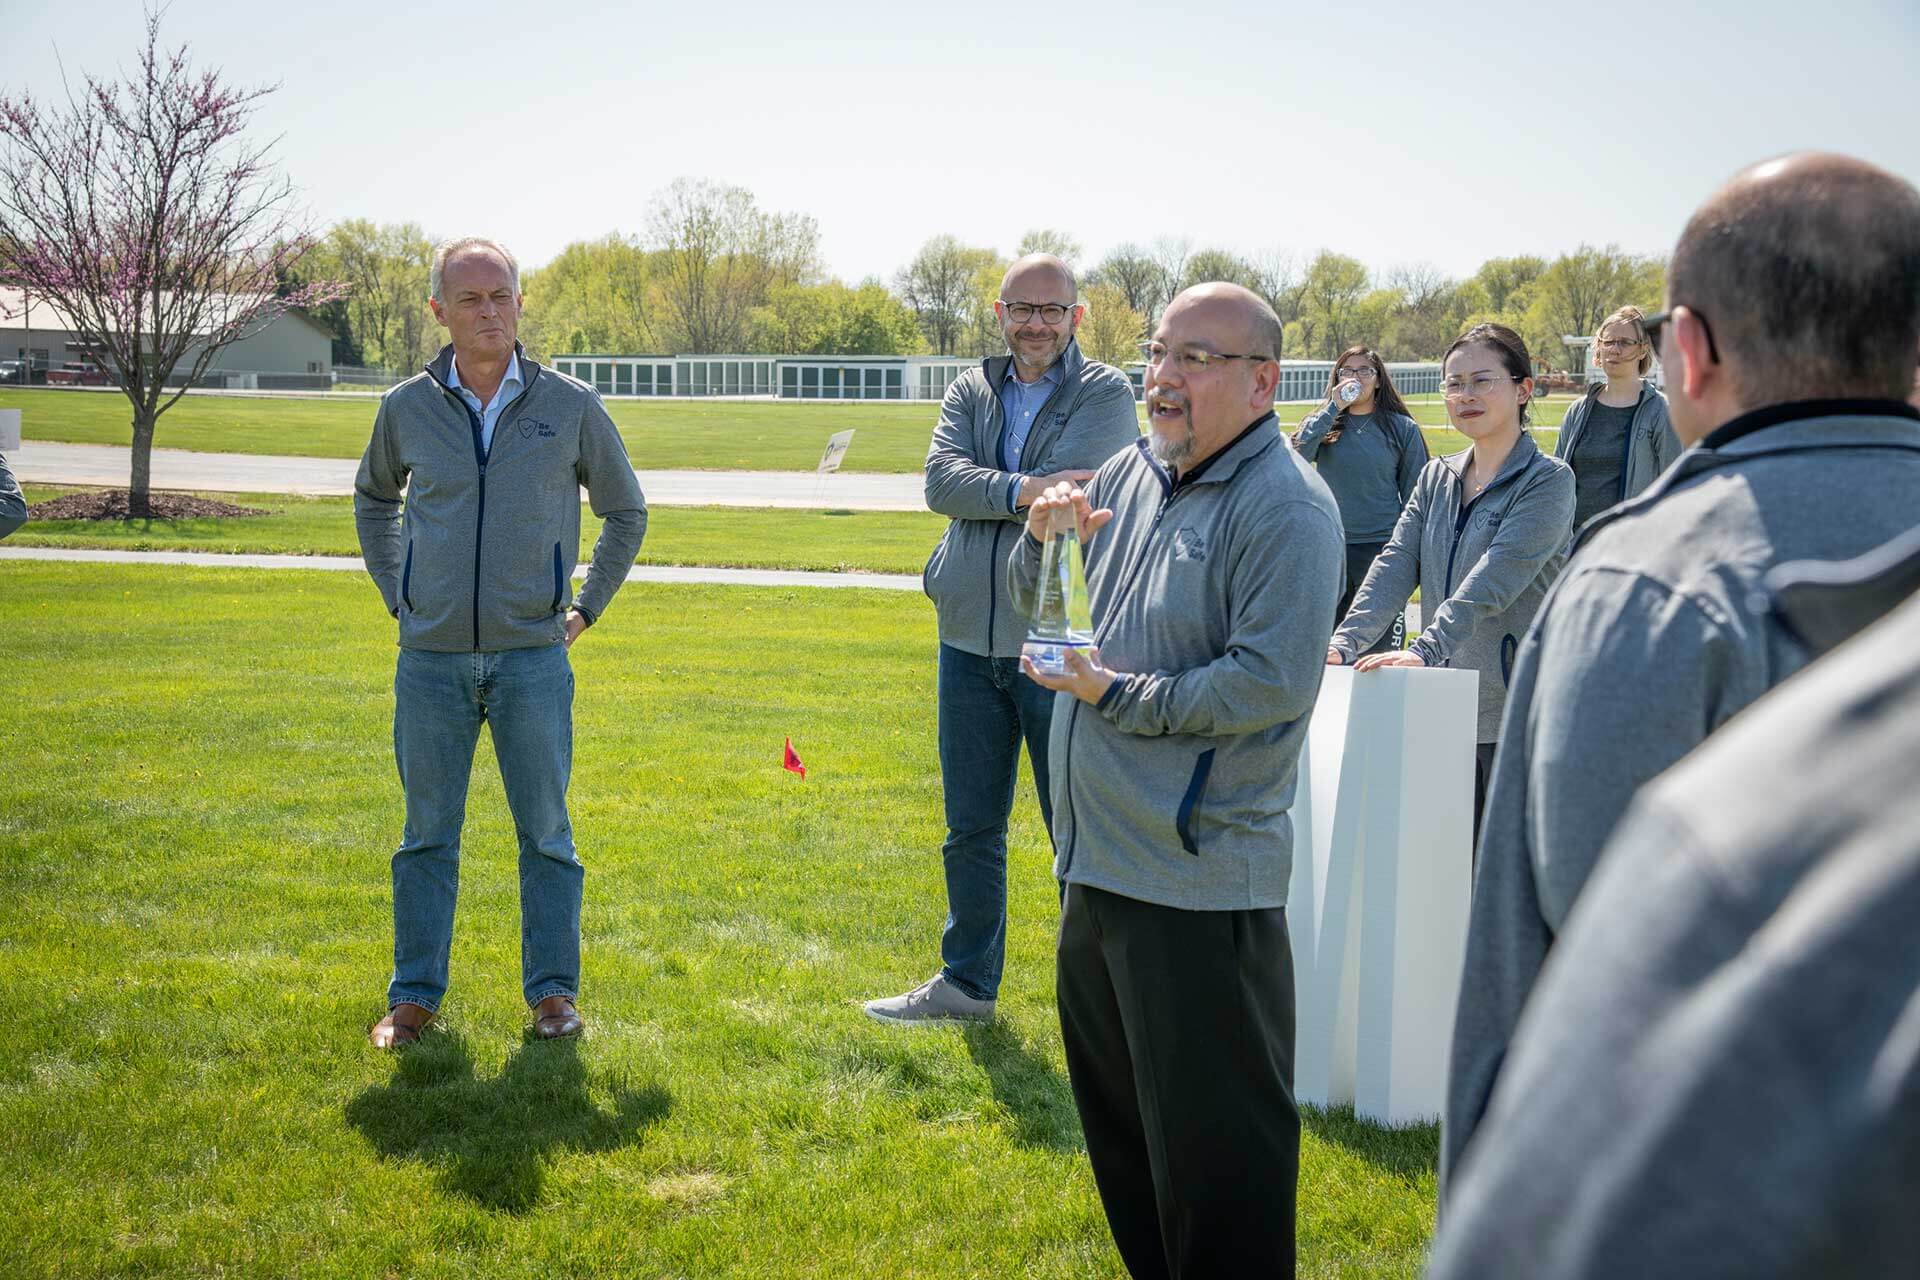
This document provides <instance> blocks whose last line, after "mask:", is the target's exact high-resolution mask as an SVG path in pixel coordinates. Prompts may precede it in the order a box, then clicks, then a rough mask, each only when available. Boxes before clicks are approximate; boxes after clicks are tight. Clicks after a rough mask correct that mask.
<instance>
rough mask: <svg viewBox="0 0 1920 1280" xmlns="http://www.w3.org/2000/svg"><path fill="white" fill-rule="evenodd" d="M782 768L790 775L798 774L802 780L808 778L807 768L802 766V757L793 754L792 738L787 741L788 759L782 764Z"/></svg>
mask: <svg viewBox="0 0 1920 1280" xmlns="http://www.w3.org/2000/svg"><path fill="white" fill-rule="evenodd" d="M780 767H781V768H782V769H785V770H786V771H787V772H788V773H797V774H799V775H800V776H801V777H802V778H805V777H806V776H807V766H805V765H803V764H801V763H800V757H799V756H797V755H795V754H794V752H793V739H792V738H788V739H787V758H786V759H785V760H783V761H781V762H780Z"/></svg>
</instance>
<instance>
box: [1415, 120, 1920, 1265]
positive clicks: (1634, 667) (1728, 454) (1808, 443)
mask: <svg viewBox="0 0 1920 1280" xmlns="http://www.w3.org/2000/svg"><path fill="white" fill-rule="evenodd" d="M1647 329H1648V332H1649V336H1651V337H1652V338H1653V340H1654V342H1655V345H1656V347H1657V348H1658V350H1659V352H1660V361H1661V364H1662V365H1663V366H1664V368H1665V370H1666V382H1667V395H1668V398H1669V401H1670V404H1671V410H1672V416H1673V427H1674V431H1675V432H1676V433H1677V434H1678V435H1679V437H1680V441H1681V443H1682V444H1683V445H1686V446H1690V447H1689V448H1688V450H1687V452H1685V453H1683V454H1682V455H1681V457H1680V459H1679V461H1678V462H1676V463H1675V464H1674V465H1673V466H1672V467H1671V468H1669V469H1668V470H1667V471H1666V473H1665V474H1664V475H1662V476H1661V477H1660V479H1658V480H1657V481H1655V482H1654V484H1653V485H1652V487H1650V488H1649V489H1647V490H1646V491H1645V492H1644V493H1642V494H1641V495H1640V496H1639V497H1637V498H1634V499H1633V500H1631V501H1629V502H1626V503H1623V504H1621V505H1620V506H1617V507H1615V508H1613V509H1612V510H1611V511H1609V512H1607V513H1605V514H1604V515H1602V516H1599V517H1597V518H1595V519H1594V520H1593V521H1591V522H1589V523H1588V524H1587V525H1586V526H1585V527H1584V528H1583V529H1582V530H1581V532H1580V534H1579V536H1578V538H1577V540H1576V542H1575V545H1574V549H1573V553H1572V557H1571V559H1570V560H1569V561H1568V565H1567V570H1566V572H1565V573H1564V574H1563V575H1562V576H1561V578H1560V580H1559V582H1558V583H1556V584H1555V586H1554V589H1553V591H1552V593H1551V594H1550V595H1549V596H1548V597H1547V600H1546V602H1545V604H1543V605H1542V606H1541V610H1540V613H1539V615H1538V616H1537V618H1536V619H1535V621H1534V624H1533V627H1532V629H1531V630H1530V631H1529V632H1528V633H1527V637H1526V640H1525V641H1524V642H1523V643H1522V645H1521V646H1520V650H1519V654H1518V657H1517V659H1516V661H1515V663H1514V667H1513V678H1512V681H1511V685H1510V688H1509V690H1508V693H1507V708H1506V716H1505V720H1504V722H1503V724H1502V728H1501V732H1500V753H1499V756H1498V757H1497V759H1496V760H1495V763H1494V772H1493V783H1492V787H1491V790H1490V793H1489V795H1488V797H1487V813H1486V820H1485V826H1484V830H1483V833H1482V836H1481V842H1480V851H1479V869H1478V872H1477V875H1476V879H1475V883H1474V894H1473V909H1472V917H1471V923H1470V925H1469V929H1468V938H1467V957H1466V970H1465V975H1464V978H1463V981H1462V983H1461V988H1460V1003H1459V1006H1458V1009H1457V1013H1456V1019H1455V1024H1454V1034H1453V1050H1452V1062H1451V1068H1450V1072H1449V1077H1448V1086H1447V1088H1448V1097H1447V1110H1446V1115H1445V1117H1444V1126H1443V1127H1444V1133H1443V1140H1442V1152H1441V1156H1442V1167H1441V1172H1442V1176H1443V1179H1444V1183H1443V1190H1444V1191H1445V1194H1446V1195H1447V1197H1448V1204H1449V1206H1450V1207H1449V1210H1448V1212H1447V1213H1446V1214H1444V1215H1443V1216H1442V1220H1443V1221H1447V1220H1448V1219H1450V1218H1451V1217H1452V1215H1453V1213H1454V1212H1455V1209H1454V1208H1453V1207H1452V1206H1454V1205H1455V1203H1456V1201H1455V1197H1456V1195H1457V1196H1462V1197H1466V1196H1475V1193H1474V1191H1473V1188H1475V1187H1479V1188H1480V1189H1481V1193H1482V1194H1486V1195H1487V1198H1485V1199H1484V1200H1482V1199H1480V1198H1479V1197H1478V1196H1475V1199H1474V1204H1475V1205H1476V1208H1475V1210H1474V1212H1476V1213H1478V1212H1480V1211H1481V1210H1482V1209H1484V1211H1485V1213H1486V1215H1487V1217H1486V1223H1487V1229H1488V1230H1490V1231H1494V1230H1497V1229H1498V1225H1499V1223H1500V1222H1501V1221H1503V1220H1506V1219H1507V1215H1508V1212H1509V1209H1510V1207H1511V1206H1512V1205H1513V1204H1514V1196H1515V1194H1516V1193H1515V1192H1514V1190H1513V1188H1516V1187H1521V1186H1525V1185H1528V1184H1531V1185H1533V1186H1535V1187H1538V1186H1540V1185H1541V1184H1540V1183H1538V1182H1537V1181H1534V1179H1532V1178H1531V1177H1530V1176H1529V1175H1528V1173H1527V1171H1526V1170H1524V1169H1521V1168H1517V1167H1516V1166H1514V1165H1513V1164H1512V1163H1511V1161H1510V1160H1509V1159H1508V1158H1506V1157H1505V1156H1502V1155H1501V1153H1500V1147H1501V1145H1502V1140H1501V1138H1500V1136H1499V1135H1500V1131H1501V1129H1500V1121H1501V1117H1502V1115H1503V1114H1504V1113H1505V1112H1506V1111H1507V1110H1509V1109H1510V1108H1514V1107H1520V1106H1522V1105H1523V1104H1525V1103H1526V1101H1527V1099H1525V1098H1523V1097H1522V1096H1520V1095H1519V1094H1518V1093H1509V1091H1508V1090H1507V1087H1506V1084H1505V1079H1506V1073H1505V1071H1504V1069H1503V1067H1504V1063H1505V1061H1506V1059H1507V1055H1508V1053H1509V1048H1510V1045H1513V1044H1514V1043H1515V1042H1516V1039H1521V1040H1523V1039H1524V1038H1525V1036H1526V1034H1527V1032H1528V1028H1529V1018H1530V1017H1531V1014H1530V1005H1529V1001H1530V997H1531V994H1532V992H1533V989H1534V987H1535V984H1536V982H1537V981H1538V979H1539V978H1540V975H1541V972H1542V967H1543V965H1545V963H1546V959H1547V954H1548V951H1549V949H1550V948H1552V947H1553V946H1554V944H1555V939H1556V938H1557V937H1558V936H1559V935H1560V934H1561V932H1562V931H1563V930H1564V929H1565V928H1566V927H1567V923H1568V918H1569V915H1570V914H1573V915H1574V916H1575V919H1576V920H1577V918H1578V915H1577V913H1578V912H1579V911H1580V910H1581V909H1582V908H1581V905H1580V899H1581V894H1582V890H1583V888H1584V886H1585V885H1586V883H1587V881H1588V878H1589V877H1590V876H1591V875H1592V874H1593V873H1594V870H1595V867H1596V864H1597V863H1598V862H1599V861H1600V857H1601V850H1602V848H1603V847H1604V846H1605V844H1606V841H1607V839H1608V836H1609V835H1610V834H1611V833H1612V832H1613V830H1614V828H1615V825H1616V824H1617V823H1618V822H1619V820H1620V818H1621V817H1622V815H1623V814H1624V813H1625V811H1626V810H1627V808H1628V806H1629V804H1630V803H1631V802H1632V801H1633V800H1634V797H1635V795H1636V793H1638V792H1639V791H1640V789H1641V788H1642V787H1643V786H1644V785H1645V784H1647V783H1648V782H1650V781H1651V780H1652V779H1653V778H1654V777H1655V776H1656V775H1658V774H1660V773H1661V772H1662V771H1663V770H1666V769H1667V768H1668V767H1669V766H1671V765H1673V764H1674V763H1675V762H1677V761H1678V760H1679V759H1680V758H1681V757H1682V756H1685V755H1687V754H1688V753H1689V752H1691V751H1692V750H1693V749H1694V748H1695V747H1697V746H1699V745H1700V743H1701V742H1702V741H1703V740H1704V739H1706V738H1708V737H1709V736H1710V735H1712V734H1714V733H1715V732H1716V731H1717V730H1719V728H1720V727H1721V726H1722V725H1724V724H1726V723H1727V721H1728V720H1730V719H1732V718H1734V717H1735V716H1736V715H1739V714H1740V713H1741V712H1742V711H1743V709H1744V708H1746V707H1747V706H1748V705H1749V704H1751V703H1752V702H1754V701H1755V700H1756V699H1758V698H1759V697H1761V695H1763V694H1765V693H1766V692H1767V691H1768V690H1770V689H1772V688H1773V687H1774V686H1776V685H1778V684H1780V683H1781V682H1782V681H1783V680H1786V679H1787V678H1788V677H1790V676H1792V675H1793V674H1794V673H1795V672H1797V671H1799V670H1800V669H1801V667H1803V666H1804V665H1806V663H1807V661H1808V659H1809V653H1808V650H1807V648H1806V646H1805V644H1804V643H1803V642H1802V640H1801V639H1800V637H1799V636H1798V635H1797V634H1796V633H1795V631H1794V629H1793V628H1792V627H1790V626H1787V625H1784V623H1783V621H1782V619H1781V617H1780V616H1779V615H1778V614H1777V613H1776V611H1775V610H1774V609H1773V607H1772V606H1771V604H1770V594H1769V592H1768V591H1767V589H1766V579H1767V575H1768V573H1769V572H1770V571H1771V570H1773V569H1774V568H1776V567H1777V566H1779V565H1781V564H1783V563H1787V562H1791V561H1803V560H1811V561H1838V560H1850V559H1852V558H1854V557H1857V556H1860V555H1862V554H1864V553H1866V552H1868V551H1871V550H1873V549H1874V548H1876V547H1879V546H1881V545H1882V544H1884V543H1886V542H1888V541H1890V540H1891V539H1892V538H1894V537H1895V536H1896V535H1898V534H1900V533H1903V532H1904V531H1906V530H1907V529H1909V528H1911V527H1913V526H1914V525H1915V524H1916V523H1920V411H1917V410H1916V409H1915V408H1914V407H1913V406H1912V405H1911V404H1908V403H1907V401H1906V397H1907V396H1908V394H1909V393H1910V391H1911V389H1912V387H1913V380H1914V352H1915V349H1916V344H1917V343H1920V192H1916V191H1915V190H1914V188H1913V187H1912V186H1911V185H1910V184H1908V183H1907V182H1904V181H1902V180H1901V179H1899V178H1897V177H1895V176H1894V175H1892V174H1890V173H1887V172H1885V171H1884V170H1881V169H1878V168H1875V167H1874V166H1872V165H1870V164H1866V163H1864V162H1862V161H1860V160H1855V159H1851V158H1848V157H1846V156H1836V155H1812V154H1803V155H1793V156H1787V157H1784V158H1781V159H1777V160H1770V161H1767V162H1766V163H1764V164H1760V165H1756V166H1754V167H1753V168H1751V169H1747V170H1745V171H1743V172H1741V173H1740V174H1738V175H1736V176H1735V177H1734V178H1733V179H1732V180H1731V181H1729V182H1728V183H1727V184H1726V185H1725V186H1724V187H1722V188H1721V189H1720V190H1719V191H1718V192H1716V193H1715V194H1714V195H1713V196H1712V197H1711V198H1710V199H1709V200H1708V201H1707V203H1706V204H1705V205H1704V206H1702V207H1701V209H1700V210H1699V212H1697V213H1695V214H1694V215H1693V218H1692V220H1691V221H1689V222H1688V223H1687V226H1686V229H1685V230H1684V231H1683V232H1682V233H1681V236H1680V241H1679V244H1678V245H1677V246H1676V247H1675V248H1674V251H1673V257H1672V260H1671V262H1670V264H1669V266H1668V268H1667V299H1666V310H1665V311H1664V312H1663V313H1661V314H1660V315H1656V316H1653V317H1650V318H1649V319H1648V321H1647ZM1751 800H1752V803H1753V804H1755V805H1766V804H1768V803H1769V802H1770V800H1771V797H1770V796H1769V795H1768V794H1766V793H1758V794H1755V795H1754V796H1752V798H1751ZM1644 905H1645V908H1646V909H1647V910H1648V911H1657V910H1659V909H1660V906H1661V904H1660V903H1659V902H1658V901H1656V900H1654V899H1652V898H1650V899H1649V900H1648V901H1647V902H1646V903H1645V904H1644ZM1618 923H1619V924H1620V925H1622V926H1624V925H1625V924H1626V922H1625V921H1621V922H1618ZM1556 963H1558V962H1557V961H1556ZM1548 972H1549V973H1551V972H1552V970H1551V969H1549V970H1548ZM1580 976H1581V977H1582V978H1583V979H1584V980H1585V981H1587V982H1590V983H1595V984H1602V985H1604V984H1607V983H1610V982H1613V981H1615V979H1616V977H1617V975H1614V974H1610V973H1605V972H1599V973H1588V974H1584V975H1580ZM1523 1010H1527V1011H1529V1013H1528V1017H1523V1016H1522V1014H1523ZM1625 1052H1626V1051H1625V1050H1624V1049H1623V1054H1624V1053H1625ZM1564 1065H1565V1066H1566V1068H1567V1069H1569V1070H1572V1069H1574V1068H1577V1067H1578V1068H1592V1069H1596V1070H1609V1069H1613V1068H1615V1067H1617V1066H1619V1067H1623V1066H1624V1063H1614V1062H1608V1061H1592V1060H1589V1061H1587V1062H1584V1063H1575V1062H1567V1063H1565V1064H1564ZM1637 1105H1640V1106H1643V1107H1647V1108H1657V1107H1658V1106H1660V1105H1662V1104H1660V1103H1659V1102H1658V1101H1657V1100H1656V1099H1655V1098H1653V1097H1649V1096H1647V1095H1646V1093H1645V1092H1642V1093H1641V1094H1639V1095H1638V1096H1637ZM1726 1141H1727V1146H1726V1147H1725V1148H1724V1149H1723V1150H1722V1151H1721V1152H1720V1153H1719V1154H1720V1157H1721V1158H1722V1159H1723V1160H1724V1161H1726V1162H1728V1163H1734V1162H1738V1161H1739V1159H1740V1158H1741V1157H1740V1154H1739V1150H1740V1146H1741V1144H1742V1143H1745V1142H1748V1141H1765V1132H1764V1125H1758V1126H1756V1127H1755V1128H1754V1129H1752V1130H1751V1131H1749V1132H1744V1133H1740V1134H1731V1133H1730V1134H1727V1135H1726ZM1559 1149H1560V1150H1561V1151H1563V1152H1566V1153H1568V1154H1569V1156H1570V1157H1571V1158H1573V1159H1575V1160H1576V1161H1578V1160H1579V1159H1581V1158H1582V1155H1583V1154H1584V1152H1585V1150H1586V1148H1585V1147H1584V1146H1583V1144H1581V1143H1579V1142H1563V1143H1561V1144H1560V1148H1559ZM1495 1159H1498V1160H1499V1161H1500V1164H1501V1166H1502V1170H1503V1171H1502V1175H1501V1177H1502V1178H1503V1179H1504V1180H1505V1181H1504V1182H1498V1181H1495V1180H1494V1178H1493V1175H1492V1174H1491V1173H1489V1174H1488V1175H1487V1176H1486V1177H1484V1178H1482V1179H1478V1180H1477V1179H1476V1178H1475V1172H1476V1166H1478V1165H1479V1164H1481V1162H1483V1161H1493V1160H1495ZM1699 1174H1700V1177H1701V1178H1702V1179H1704V1180H1705V1181H1703V1182H1702V1183H1700V1184H1697V1185H1699V1186H1700V1187H1701V1189H1702V1193H1703V1194H1711V1191H1710V1190H1709V1189H1708V1184H1709V1183H1710V1182H1711V1181H1712V1180H1713V1179H1715V1178H1716V1177H1717V1173H1716V1171H1715V1168H1713V1167H1709V1166H1703V1167H1702V1168H1701V1169H1700V1171H1699ZM1605 1181H1606V1179H1604V1178H1597V1179H1593V1180H1589V1181H1588V1182H1586V1183H1581V1182H1578V1181H1576V1182H1574V1183H1573V1184H1572V1185H1571V1186H1569V1187H1568V1188H1567V1190H1568V1192H1569V1198H1568V1199H1558V1200H1556V1199H1553V1198H1552V1197H1545V1198H1542V1199H1539V1200H1538V1209H1539V1212H1540V1214H1541V1221H1542V1223H1544V1222H1545V1221H1546V1220H1548V1219H1557V1218H1559V1217H1560V1216H1561V1215H1562V1214H1563V1213H1564V1211H1565V1209H1566V1207H1567V1205H1568V1204H1569V1203H1571V1202H1572V1200H1573V1199H1577V1198H1578V1196H1579V1194H1581V1193H1584V1192H1585V1191H1586V1190H1587V1189H1588V1188H1589V1187H1592V1186H1597V1185H1599V1184H1600V1183H1601V1182H1605ZM1456 1186H1458V1190H1457V1191H1456V1190H1455V1188H1456ZM1497 1186H1498V1187H1502V1188H1503V1189H1501V1190H1499V1191H1498V1192H1494V1191H1493V1188H1495V1187H1497ZM1488 1193H1491V1194H1488ZM1529 1198H1530V1199H1531V1198H1532V1197H1531V1196H1530V1197H1529ZM1622 1222H1623V1224H1624V1225H1623V1227H1622V1230H1623V1231H1624V1232H1626V1233H1629V1234H1638V1235H1639V1237H1640V1238H1641V1239H1642V1240H1643V1241H1645V1240H1647V1239H1651V1238H1652V1237H1649V1236H1646V1235H1645V1234H1644V1233H1641V1232H1640V1231H1639V1228H1640V1226H1641V1222H1640V1220H1639V1219H1638V1218H1636V1217H1635V1216H1633V1215H1631V1214H1630V1215H1628V1216H1627V1217H1625V1218H1624V1219H1622ZM1518 1230H1519V1229H1518V1228H1517V1227H1516V1231H1518ZM1625 1238H1626V1236H1625V1235H1623V1236H1622V1237H1621V1240H1623V1241H1624V1240H1625ZM1675 1238H1676V1239H1677V1238H1678V1237H1675ZM1513 1239H1514V1240H1515V1241H1521V1240H1527V1241H1530V1242H1533V1243H1537V1240H1536V1238H1535V1237H1532V1236H1527V1235H1525V1234H1524V1233H1521V1234H1516V1235H1515V1236H1514V1237H1513ZM1551 1252H1552V1251H1550V1250H1547V1249H1546V1248H1545V1247H1544V1246H1541V1247H1539V1248H1538V1249H1535V1248H1533V1247H1532V1244H1529V1246H1528V1248H1527V1249H1526V1250H1523V1251H1522V1252H1519V1253H1514V1254H1512V1255H1511V1256H1510V1257H1509V1259H1508V1260H1509V1261H1510V1262H1511V1263H1512V1265H1510V1266H1506V1267H1492V1268H1490V1267H1489V1266H1488V1265H1487V1260H1488V1259H1489V1258H1491V1257H1494V1256H1497V1251H1485V1252H1478V1253H1475V1254H1474V1255H1473V1256H1474V1258H1475V1261H1474V1262H1473V1263H1472V1264H1471V1265H1465V1266H1461V1267H1457V1268H1447V1269H1443V1271H1442V1274H1447V1275H1473V1276H1491V1275H1516V1276H1517V1275H1527V1276H1547V1275H1554V1276H1562V1275H1566V1276H1570V1275H1596V1276H1598V1275H1644V1274H1650V1272H1649V1271H1647V1270H1646V1269H1644V1268H1643V1267H1641V1266H1638V1265H1635V1264H1633V1263H1621V1264H1619V1265H1613V1264H1610V1263H1609V1262H1608V1261H1607V1260H1606V1259H1607V1255H1606V1254H1604V1253H1603V1254H1600V1255H1596V1256H1595V1258H1594V1259H1593V1262H1592V1265H1591V1266H1578V1267H1548V1266H1546V1265H1544V1264H1543V1262H1542V1260H1543V1259H1545V1258H1546V1257H1548V1256H1550V1254H1551ZM1618 1256H1621V1257H1624V1256H1627V1255H1625V1254H1621V1255H1618ZM1655 1256H1659V1257H1661V1258H1663V1260H1665V1261H1666V1263H1667V1268H1668V1269H1669V1270H1671V1272H1672V1273H1673V1274H1687V1275H1706V1274H1710V1273H1711V1274H1722V1273H1727V1274H1732V1273H1730V1272H1725V1271H1724V1269H1721V1270H1719V1271H1712V1270H1703V1269H1701V1268H1699V1267H1697V1266H1696V1265H1695V1263H1696V1260H1697V1259H1696V1257H1693V1256H1687V1255H1684V1254H1682V1253H1679V1252H1675V1253H1672V1254H1663V1253H1660V1252H1659V1251H1657V1250H1656V1252H1655ZM1740 1274H1748V1275H1756V1274H1760V1273H1759V1272H1754V1271H1749V1272H1742V1273H1740ZM1823 1274H1824V1272H1823ZM1836 1274H1837V1273H1836Z"/></svg>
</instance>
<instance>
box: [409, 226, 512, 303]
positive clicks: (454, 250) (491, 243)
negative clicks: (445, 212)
mask: <svg viewBox="0 0 1920 1280" xmlns="http://www.w3.org/2000/svg"><path fill="white" fill-rule="evenodd" d="M469 249H484V250H485V251H487V252H488V253H497V254H499V255H500V260H501V261H502V262H505V263H506V264H507V274H508V275H509V276H511V277H512V278H513V291H514V292H515V293H519V292H520V263H519V262H518V261H517V260H516V259H515V258H514V256H513V255H512V254H511V253H508V252H507V246H505V245H503V244H501V243H500V242H499V241H498V240H488V239H487V238H486V237H484V236H461V237H460V238H459V239H458V240H442V241H441V242H440V243H439V245H438V246H436V247H435V249H434V251H433V272H432V275H431V277H430V278H429V280H428V283H427V296H428V297H431V298H436V299H438V300H439V301H441V302H445V301H446V299H445V298H442V297H441V296H440V278H441V277H442V276H444V275H445V274H446V273H447V263H448V261H449V260H450V259H452V258H453V256H454V255H455V254H460V253H465V252H466V251H467V250H469Z"/></svg>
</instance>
